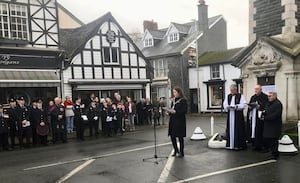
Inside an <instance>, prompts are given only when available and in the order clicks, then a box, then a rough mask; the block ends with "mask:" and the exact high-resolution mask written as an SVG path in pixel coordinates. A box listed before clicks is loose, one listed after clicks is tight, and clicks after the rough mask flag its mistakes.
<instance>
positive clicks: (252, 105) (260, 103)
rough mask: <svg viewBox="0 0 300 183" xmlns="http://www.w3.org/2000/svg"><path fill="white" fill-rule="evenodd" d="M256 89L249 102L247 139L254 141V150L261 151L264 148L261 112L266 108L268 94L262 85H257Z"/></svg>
mask: <svg viewBox="0 0 300 183" xmlns="http://www.w3.org/2000/svg"><path fill="white" fill-rule="evenodd" d="M254 91H255V94H254V95H253V96H252V97H251V99H250V102H249V104H248V105H249V108H248V118H247V119H248V120H247V122H248V123H247V139H248V141H250V142H252V144H253V146H254V150H258V151H260V150H262V148H263V128H264V121H263V120H261V118H260V116H259V113H261V112H262V111H264V110H265V107H266V104H267V103H268V96H267V95H266V94H264V93H263V92H262V88H261V86H260V85H256V86H255V88H254ZM259 111H260V112H259Z"/></svg>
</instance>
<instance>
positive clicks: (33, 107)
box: [30, 99, 38, 147]
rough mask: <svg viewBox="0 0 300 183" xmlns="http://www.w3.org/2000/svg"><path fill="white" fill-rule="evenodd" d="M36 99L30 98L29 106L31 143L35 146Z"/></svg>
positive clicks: (36, 137) (36, 136)
mask: <svg viewBox="0 0 300 183" xmlns="http://www.w3.org/2000/svg"><path fill="white" fill-rule="evenodd" d="M37 101H38V100H37V99H34V100H32V104H31V108H30V117H31V118H30V122H31V129H32V145H33V146H34V147H35V146H36V145H37V141H38V140H37V139H38V135H37V133H36V126H37V123H38V121H37V120H38V119H37V118H38V108H37Z"/></svg>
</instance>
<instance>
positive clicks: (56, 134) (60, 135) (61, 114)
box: [50, 97, 67, 144]
mask: <svg viewBox="0 0 300 183" xmlns="http://www.w3.org/2000/svg"><path fill="white" fill-rule="evenodd" d="M50 115H51V124H52V133H53V136H52V138H53V139H52V140H53V144H55V143H56V142H57V141H58V140H61V141H62V142H63V143H66V142H67V128H66V121H65V109H64V106H63V105H62V104H61V98H60V97H56V98H55V99H54V107H53V110H52V112H51V114H50Z"/></svg>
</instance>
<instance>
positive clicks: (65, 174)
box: [0, 116, 300, 183]
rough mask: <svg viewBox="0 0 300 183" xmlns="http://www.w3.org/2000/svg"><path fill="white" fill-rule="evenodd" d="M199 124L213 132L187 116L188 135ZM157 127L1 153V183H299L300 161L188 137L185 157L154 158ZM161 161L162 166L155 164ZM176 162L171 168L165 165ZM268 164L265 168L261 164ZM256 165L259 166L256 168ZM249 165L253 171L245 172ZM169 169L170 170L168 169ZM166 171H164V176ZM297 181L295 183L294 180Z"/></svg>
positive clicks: (162, 146) (160, 151) (219, 122)
mask: <svg viewBox="0 0 300 183" xmlns="http://www.w3.org/2000/svg"><path fill="white" fill-rule="evenodd" d="M197 126H200V127H201V128H202V130H203V132H204V134H206V135H207V136H209V134H210V118H209V117H195V116H190V117H189V118H188V128H187V134H188V137H190V136H191V135H192V134H193V131H194V129H195V128H196V127H197ZM224 130H225V122H224V118H217V117H216V118H215V131H216V132H219V133H223V132H224ZM153 139H154V138H153V128H150V127H146V128H143V130H142V131H136V132H130V133H127V134H125V135H123V136H116V137H112V138H104V137H101V138H98V139H94V138H92V139H88V138H87V140H86V141H84V142H77V141H75V140H73V141H70V142H69V143H67V144H57V145H49V146H48V147H43V148H32V149H25V150H16V151H13V152H0V162H1V171H0V182H5V183H13V182H20V183H21V182H24V183H25V182H26V183H28V182H33V183H35V182H39V183H43V182H51V183H52V182H59V181H61V182H70V183H71V182H72V183H73V182H75V183H77V182H78V183H79V182H91V183H93V182H101V183H102V182H103V183H106V182H108V183H110V182H125V183H127V182H128V183H129V182H130V183H132V182H157V181H158V180H159V178H163V179H160V180H164V181H165V182H176V181H179V182H180V181H181V182H205V183H207V182H208V183H210V182H243V183H247V182H285V183H286V182H295V180H298V179H297V175H298V174H299V173H298V172H299V171H300V158H299V156H298V155H296V156H281V157H280V159H279V160H278V161H271V162H269V161H268V159H267V158H266V157H267V155H266V154H263V153H258V152H254V151H252V150H251V149H249V150H246V151H238V152H236V151H228V150H225V149H209V148H207V141H208V140H203V141H190V140H189V138H186V139H185V144H186V148H185V157H184V158H183V159H180V158H173V157H172V158H171V157H169V158H168V159H167V158H161V159H160V158H158V159H155V158H154V159H149V160H147V161H143V159H145V158H152V157H154V147H153V144H154V140H153ZM157 144H158V145H159V147H158V148H157V155H158V156H159V157H167V156H169V155H170V153H171V150H172V147H171V144H170V142H169V138H168V137H167V128H165V127H159V128H158V129H157ZM156 160H159V162H158V163H155V161H156ZM170 160H172V164H171V166H167V165H169V164H170V163H169V162H170ZM261 162H265V164H259V163H261ZM257 163H258V165H257ZM245 165H250V167H246V168H243V166H245ZM165 167H167V168H165ZM162 172H164V173H163V174H162ZM296 182H297V181H296Z"/></svg>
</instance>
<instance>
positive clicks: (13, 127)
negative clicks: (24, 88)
mask: <svg viewBox="0 0 300 183" xmlns="http://www.w3.org/2000/svg"><path fill="white" fill-rule="evenodd" d="M9 106H10V108H9V109H7V113H8V118H9V119H8V124H9V137H10V143H11V144H10V145H11V148H12V149H14V148H15V144H16V143H15V138H16V137H17V132H18V129H17V121H16V116H15V115H16V114H15V113H16V106H17V102H16V100H15V99H14V98H11V99H9Z"/></svg>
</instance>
